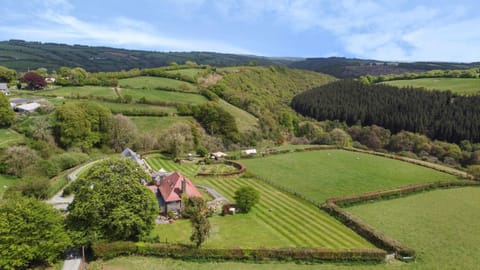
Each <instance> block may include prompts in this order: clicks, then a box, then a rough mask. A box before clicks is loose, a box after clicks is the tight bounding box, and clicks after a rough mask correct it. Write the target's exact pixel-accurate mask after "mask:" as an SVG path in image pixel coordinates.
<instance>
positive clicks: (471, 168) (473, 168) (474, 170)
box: [467, 165, 480, 179]
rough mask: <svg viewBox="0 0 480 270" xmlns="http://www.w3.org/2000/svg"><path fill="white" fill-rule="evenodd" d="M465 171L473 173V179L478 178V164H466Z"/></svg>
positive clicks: (479, 168) (479, 173)
mask: <svg viewBox="0 0 480 270" xmlns="http://www.w3.org/2000/svg"><path fill="white" fill-rule="evenodd" d="M467 172H468V173H469V174H471V175H473V177H475V179H480V165H471V166H468V167H467Z"/></svg>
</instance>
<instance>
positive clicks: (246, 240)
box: [146, 155, 373, 249]
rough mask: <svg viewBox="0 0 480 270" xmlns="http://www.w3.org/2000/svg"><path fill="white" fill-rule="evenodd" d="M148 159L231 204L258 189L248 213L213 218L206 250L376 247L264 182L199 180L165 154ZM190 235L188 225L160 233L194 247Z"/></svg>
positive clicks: (195, 167)
mask: <svg viewBox="0 0 480 270" xmlns="http://www.w3.org/2000/svg"><path fill="white" fill-rule="evenodd" d="M146 160H147V162H148V164H149V165H150V166H151V167H152V168H153V169H155V170H158V169H160V168H164V169H165V170H167V171H181V172H182V173H184V174H185V175H186V176H187V177H189V178H190V179H191V180H192V181H193V182H194V183H195V184H201V185H207V186H210V187H213V188H214V189H216V190H217V191H218V192H220V193H221V194H222V195H224V196H226V197H227V198H228V199H229V200H230V201H234V200H233V194H234V192H235V190H237V189H238V188H240V187H242V186H246V185H248V186H252V187H253V188H254V189H255V190H257V191H258V192H259V193H260V202H259V203H258V204H257V205H255V206H254V207H253V209H252V210H251V212H249V213H248V214H236V215H233V216H226V217H221V216H215V217H212V218H211V219H210V222H211V224H212V231H211V236H210V238H209V239H208V240H207V241H206V243H205V244H204V246H205V247H244V248H248V247H325V248H331V249H343V248H367V247H373V246H372V245H371V244H370V243H368V242H367V241H366V240H365V239H363V238H361V237H360V236H359V235H357V234H355V233H354V232H353V231H351V230H350V229H348V228H347V227H345V226H344V225H342V224H341V223H340V222H338V221H337V220H335V219H333V218H332V217H330V216H329V215H328V214H326V213H325V212H323V211H320V210H319V209H318V208H317V207H315V206H314V205H312V204H310V203H308V202H306V201H304V200H301V199H298V198H297V197H294V196H293V195H290V194H287V193H284V192H282V191H280V190H278V189H276V188H274V187H272V186H270V185H269V184H266V183H264V182H262V181H260V180H258V179H254V178H244V177H237V178H235V177H229V178H220V177H205V178H204V177H193V176H194V175H195V173H196V171H198V167H199V166H198V165H196V164H194V163H184V164H181V165H180V164H177V163H174V162H172V161H170V160H167V159H166V158H164V157H162V156H159V155H157V156H152V157H149V158H147V159H146ZM190 233H191V229H190V226H189V224H188V221H180V222H176V223H174V224H167V225H158V226H157V227H156V229H155V234H158V235H160V238H161V239H162V241H164V240H165V239H163V237H165V236H167V237H168V241H169V242H180V243H190V241H189V239H188V238H189V235H190Z"/></svg>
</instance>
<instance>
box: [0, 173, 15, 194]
mask: <svg viewBox="0 0 480 270" xmlns="http://www.w3.org/2000/svg"><path fill="white" fill-rule="evenodd" d="M16 180H18V178H16V177H13V176H9V175H3V174H0V199H1V198H2V197H3V193H5V190H7V188H8V187H9V186H11V185H13V184H15V181H16Z"/></svg>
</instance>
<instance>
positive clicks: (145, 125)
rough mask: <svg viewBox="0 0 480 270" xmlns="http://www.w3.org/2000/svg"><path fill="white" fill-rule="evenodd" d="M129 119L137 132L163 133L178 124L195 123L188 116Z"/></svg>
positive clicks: (137, 117)
mask: <svg viewBox="0 0 480 270" xmlns="http://www.w3.org/2000/svg"><path fill="white" fill-rule="evenodd" d="M129 118H130V119H131V120H132V121H133V123H135V125H136V126H137V129H138V131H141V132H144V131H148V132H152V131H163V130H166V129H168V128H169V127H170V126H171V125H173V124H175V123H178V122H184V123H189V122H190V121H195V120H194V119H193V117H190V116H178V117H176V116H167V117H153V116H130V117H129Z"/></svg>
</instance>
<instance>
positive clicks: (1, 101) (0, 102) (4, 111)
mask: <svg viewBox="0 0 480 270" xmlns="http://www.w3.org/2000/svg"><path fill="white" fill-rule="evenodd" d="M14 118H15V112H14V111H13V110H12V108H11V107H10V101H8V98H7V96H5V95H4V94H2V93H0V128H2V127H9V126H10V125H11V124H12V123H13V120H14Z"/></svg>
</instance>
